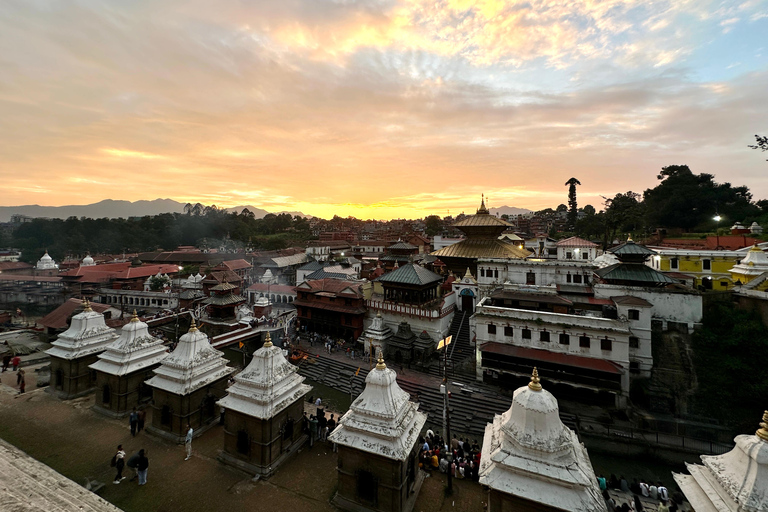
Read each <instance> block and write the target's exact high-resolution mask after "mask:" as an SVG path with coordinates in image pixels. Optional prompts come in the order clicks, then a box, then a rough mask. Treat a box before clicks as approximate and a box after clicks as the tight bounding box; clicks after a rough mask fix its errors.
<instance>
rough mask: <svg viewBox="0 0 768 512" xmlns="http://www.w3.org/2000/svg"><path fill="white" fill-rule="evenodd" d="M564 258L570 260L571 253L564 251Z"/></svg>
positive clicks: (571, 257)
mask: <svg viewBox="0 0 768 512" xmlns="http://www.w3.org/2000/svg"><path fill="white" fill-rule="evenodd" d="M565 259H567V260H570V259H573V253H572V252H570V251H569V252H566V253H565Z"/></svg>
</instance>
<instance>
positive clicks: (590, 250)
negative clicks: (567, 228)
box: [555, 236, 602, 261]
mask: <svg viewBox="0 0 768 512" xmlns="http://www.w3.org/2000/svg"><path fill="white" fill-rule="evenodd" d="M555 245H556V247H557V259H558V260H583V261H592V260H594V259H595V258H597V257H598V256H599V255H600V253H601V252H602V251H600V246H599V245H597V244H596V243H593V242H590V241H589V240H584V239H583V238H579V237H578V236H572V237H570V238H566V239H564V240H560V241H559V242H557V243H556V244H555Z"/></svg>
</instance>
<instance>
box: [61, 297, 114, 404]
mask: <svg viewBox="0 0 768 512" xmlns="http://www.w3.org/2000/svg"><path fill="white" fill-rule="evenodd" d="M83 306H84V309H83V312H82V313H79V314H77V315H75V316H73V317H72V323H71V324H70V326H69V329H67V330H66V331H64V332H63V333H61V334H59V337H58V338H57V339H56V341H54V342H53V343H52V345H53V347H51V348H50V349H48V350H46V354H48V355H49V356H51V384H50V385H49V386H48V391H49V392H50V393H53V394H54V395H56V396H58V397H59V398H62V399H64V400H69V399H72V398H76V397H79V396H83V395H86V394H88V393H90V392H91V391H93V390H94V389H95V387H96V372H94V371H92V370H91V369H90V368H89V366H90V365H91V364H93V363H95V362H96V360H97V359H98V355H99V354H100V353H101V352H103V351H104V350H105V349H106V348H107V346H108V345H109V344H110V343H112V342H113V341H115V339H116V338H117V337H118V335H117V332H115V330H114V329H112V328H110V327H107V324H106V323H105V322H104V315H102V314H101V313H97V312H95V311H93V309H91V305H90V303H89V302H88V300H87V299H86V300H83Z"/></svg>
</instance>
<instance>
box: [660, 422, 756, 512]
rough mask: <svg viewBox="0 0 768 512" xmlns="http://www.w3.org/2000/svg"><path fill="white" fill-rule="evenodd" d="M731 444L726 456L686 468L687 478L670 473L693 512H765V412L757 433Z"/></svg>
mask: <svg viewBox="0 0 768 512" xmlns="http://www.w3.org/2000/svg"><path fill="white" fill-rule="evenodd" d="M734 441H735V442H736V446H735V447H734V448H733V450H731V451H729V452H728V453H725V454H723V455H702V456H701V460H702V463H703V464H686V467H687V469H688V473H690V475H684V474H678V473H673V476H674V478H675V482H677V485H679V486H680V489H681V490H682V491H683V494H685V497H686V499H687V500H688V502H689V503H690V504H691V506H692V507H693V508H694V509H695V510H696V512H767V511H768V411H765V413H764V414H763V421H762V422H761V423H760V429H759V430H758V431H757V432H755V433H754V434H753V435H741V436H736V438H735V439H734Z"/></svg>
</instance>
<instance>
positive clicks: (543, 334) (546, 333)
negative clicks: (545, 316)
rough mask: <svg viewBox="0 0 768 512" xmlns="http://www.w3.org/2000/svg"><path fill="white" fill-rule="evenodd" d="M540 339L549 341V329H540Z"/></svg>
mask: <svg viewBox="0 0 768 512" xmlns="http://www.w3.org/2000/svg"><path fill="white" fill-rule="evenodd" d="M539 341H549V331H540V332H539Z"/></svg>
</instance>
